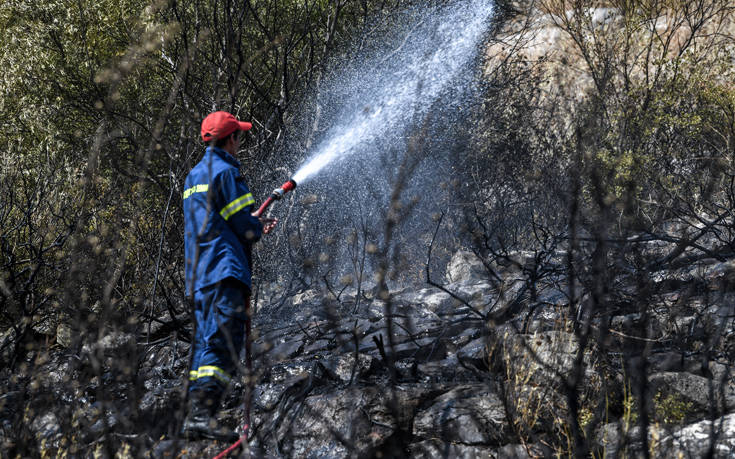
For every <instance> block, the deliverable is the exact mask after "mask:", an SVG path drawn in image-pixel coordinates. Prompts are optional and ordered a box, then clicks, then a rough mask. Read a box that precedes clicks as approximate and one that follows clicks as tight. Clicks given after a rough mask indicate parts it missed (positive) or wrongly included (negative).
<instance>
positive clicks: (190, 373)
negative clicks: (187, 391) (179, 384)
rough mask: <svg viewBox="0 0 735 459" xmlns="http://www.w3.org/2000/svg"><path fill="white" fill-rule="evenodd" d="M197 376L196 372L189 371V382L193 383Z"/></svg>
mask: <svg viewBox="0 0 735 459" xmlns="http://www.w3.org/2000/svg"><path fill="white" fill-rule="evenodd" d="M198 374H199V373H197V372H196V371H194V370H191V371H190V372H189V381H194V380H195V379H197V375H198Z"/></svg>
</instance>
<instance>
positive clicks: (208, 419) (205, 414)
mask: <svg viewBox="0 0 735 459" xmlns="http://www.w3.org/2000/svg"><path fill="white" fill-rule="evenodd" d="M190 397H191V401H190V405H189V414H188V415H187V416H186V419H185V420H184V425H183V426H182V427H181V435H182V436H183V437H184V438H187V439H189V440H199V439H202V438H206V439H210V440H220V441H225V442H236V441H237V439H238V438H240V437H239V436H238V435H237V434H236V433H235V432H233V431H232V430H230V429H228V428H227V427H225V426H223V425H220V424H219V423H218V422H217V417H216V416H215V413H216V412H217V407H218V406H219V398H218V397H216V395H213V394H211V393H209V394H206V393H196V392H192V393H191V394H190Z"/></svg>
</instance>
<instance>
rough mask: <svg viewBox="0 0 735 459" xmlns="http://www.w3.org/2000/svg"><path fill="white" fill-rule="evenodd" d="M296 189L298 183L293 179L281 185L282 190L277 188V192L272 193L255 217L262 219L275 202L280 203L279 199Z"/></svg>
mask: <svg viewBox="0 0 735 459" xmlns="http://www.w3.org/2000/svg"><path fill="white" fill-rule="evenodd" d="M294 188H296V182H295V181H294V180H293V179H291V180H289V181H288V182H286V183H284V184H283V185H281V187H280V188H276V189H275V190H273V193H271V195H270V196H268V199H266V200H265V202H264V203H263V205H262V206H260V209H258V210H257V211H255V213H254V214H253V215H255V216H256V217H260V216H261V215H263V212H265V211H266V209H268V207H270V205H271V204H273V201H278V200H279V199H281V198H282V197H283V195H284V194H286V193H288V192H289V191H291V190H293V189H294Z"/></svg>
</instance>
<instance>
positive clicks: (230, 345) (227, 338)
mask: <svg viewBox="0 0 735 459" xmlns="http://www.w3.org/2000/svg"><path fill="white" fill-rule="evenodd" d="M239 168H240V163H239V162H238V161H237V160H236V159H235V158H233V157H232V156H231V155H230V154H229V153H227V152H226V151H224V150H222V149H220V148H217V147H208V148H207V150H206V152H205V154H204V158H202V160H201V161H200V162H199V163H198V164H197V165H196V166H195V167H194V168H193V169H192V170H191V172H190V173H189V175H188V176H187V177H186V182H185V185H184V195H183V199H184V200H183V207H184V251H185V255H186V264H185V265H186V268H185V271H186V289H187V294H188V295H190V294H192V293H193V296H194V307H195V319H196V321H197V327H196V336H195V337H194V343H193V345H194V360H193V365H192V367H191V371H190V374H189V379H190V380H191V384H190V390H221V388H222V387H223V386H224V385H226V384H227V383H228V382H229V381H230V379H231V377H232V374H233V373H234V370H235V366H236V365H235V362H236V361H237V359H238V354H239V352H240V349H241V348H242V344H243V339H244V336H243V335H244V329H245V322H246V320H247V315H246V311H245V304H246V300H247V297H248V296H249V294H250V287H251V270H252V266H251V260H250V250H251V246H252V244H253V243H255V242H256V241H258V239H260V236H261V234H262V231H263V227H262V224H261V223H260V220H259V219H258V218H256V217H253V216H252V215H251V213H252V211H253V206H254V204H255V200H254V199H253V195H252V194H251V193H250V190H249V189H248V187H247V185H246V184H245V181H244V179H243V177H242V176H241V175H240V170H239Z"/></svg>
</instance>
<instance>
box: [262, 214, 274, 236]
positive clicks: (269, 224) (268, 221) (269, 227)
mask: <svg viewBox="0 0 735 459" xmlns="http://www.w3.org/2000/svg"><path fill="white" fill-rule="evenodd" d="M258 219H259V220H260V223H262V224H263V234H268V233H270V232H271V231H273V228H275V227H276V225H277V224H278V219H277V218H265V217H258Z"/></svg>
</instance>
